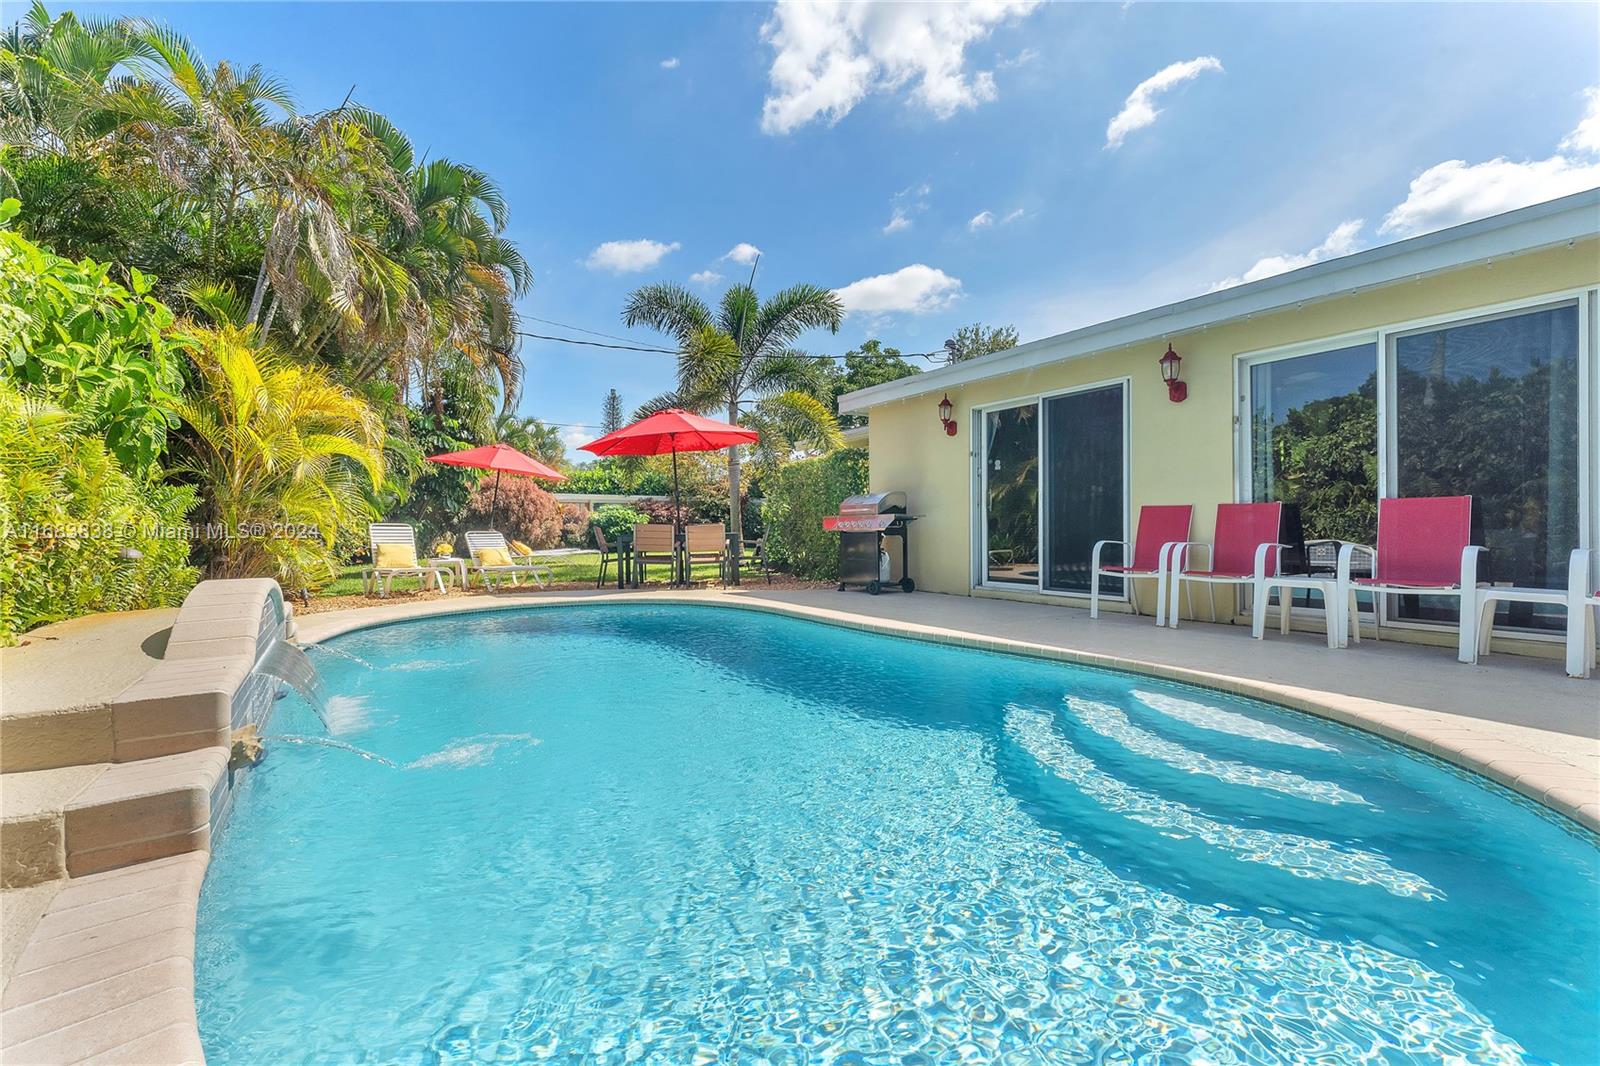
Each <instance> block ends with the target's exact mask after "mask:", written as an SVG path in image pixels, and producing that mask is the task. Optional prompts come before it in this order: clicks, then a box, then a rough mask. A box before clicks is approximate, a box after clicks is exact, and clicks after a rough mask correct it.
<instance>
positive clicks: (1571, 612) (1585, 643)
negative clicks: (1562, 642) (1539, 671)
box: [1567, 548, 1600, 677]
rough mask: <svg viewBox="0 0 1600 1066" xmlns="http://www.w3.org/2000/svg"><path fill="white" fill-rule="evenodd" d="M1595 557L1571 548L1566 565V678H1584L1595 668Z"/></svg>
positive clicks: (1599, 596)
mask: <svg viewBox="0 0 1600 1066" xmlns="http://www.w3.org/2000/svg"><path fill="white" fill-rule="evenodd" d="M1596 554H1597V553H1596V552H1594V551H1593V550H1592V549H1589V548H1574V549H1573V551H1572V555H1571V557H1570V559H1569V561H1568V563H1567V676H1568V677H1588V676H1589V675H1590V674H1592V673H1594V666H1595V651H1594V637H1595V613H1596V612H1597V611H1600V593H1596V592H1595V580H1594V573H1593V569H1592V568H1593V565H1594V564H1593V562H1592V560H1593V559H1594V557H1595V555H1596Z"/></svg>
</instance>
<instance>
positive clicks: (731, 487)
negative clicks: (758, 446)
mask: <svg viewBox="0 0 1600 1066" xmlns="http://www.w3.org/2000/svg"><path fill="white" fill-rule="evenodd" d="M738 422H739V401H738V400H733V401H731V402H730V403H729V404H728V424H729V425H737V424H738ZM743 510H744V509H743V508H741V507H740V506H739V446H738V445H737V444H735V445H734V446H733V447H731V448H729V449H728V528H729V529H730V530H732V531H733V536H734V539H735V540H737V541H738V542H739V543H741V544H743V543H744V514H743Z"/></svg>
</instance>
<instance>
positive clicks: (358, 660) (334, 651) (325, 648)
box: [300, 644, 377, 670]
mask: <svg viewBox="0 0 1600 1066" xmlns="http://www.w3.org/2000/svg"><path fill="white" fill-rule="evenodd" d="M300 650H301V651H307V652H311V651H316V652H324V653H326V654H328V655H336V656H338V657H339V658H341V659H346V660H348V661H350V662H353V663H355V664H356V665H357V666H361V667H365V668H366V669H368V670H376V669H377V667H375V666H373V665H372V664H371V663H369V662H367V660H365V659H363V658H362V657H361V656H359V655H351V654H350V653H349V652H347V651H345V650H344V649H343V648H335V647H333V646H332V645H330V644H307V645H305V646H304V647H303V648H301V649H300Z"/></svg>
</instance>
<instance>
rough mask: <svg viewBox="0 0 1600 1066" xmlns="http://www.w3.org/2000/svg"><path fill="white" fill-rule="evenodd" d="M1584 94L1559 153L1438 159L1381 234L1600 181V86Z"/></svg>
mask: <svg viewBox="0 0 1600 1066" xmlns="http://www.w3.org/2000/svg"><path fill="white" fill-rule="evenodd" d="M1585 95H1586V96H1587V98H1588V107H1587V108H1586V109H1585V111H1584V115H1583V118H1582V119H1580V120H1579V122H1578V125H1577V127H1576V128H1574V129H1573V131H1572V132H1571V133H1569V134H1567V136H1566V137H1564V138H1563V139H1562V141H1561V144H1560V145H1559V146H1558V148H1557V151H1556V154H1555V155H1552V156H1551V157H1550V158H1548V159H1530V160H1527V161H1524V162H1521V163H1517V162H1513V161H1512V160H1510V159H1507V158H1506V157H1505V156H1498V157H1496V158H1494V159H1491V160H1489V161H1488V162H1486V163H1468V162H1467V161H1466V160H1464V159H1447V160H1445V161H1444V162H1443V163H1436V164H1434V165H1433V166H1431V167H1429V168H1428V169H1427V170H1424V171H1423V172H1422V173H1421V174H1418V175H1417V176H1416V177H1415V178H1414V179H1412V182H1411V188H1410V189H1409V190H1408V191H1407V193H1406V198H1405V199H1404V200H1403V201H1401V202H1400V203H1399V204H1398V205H1397V206H1396V207H1395V208H1394V210H1392V211H1390V212H1389V213H1388V214H1387V215H1385V216H1384V218H1383V224H1382V225H1381V226H1379V227H1378V232H1379V233H1381V234H1384V235H1388V234H1397V235H1399V236H1403V237H1409V236H1412V235H1414V234H1418V233H1427V232H1429V231H1431V230H1436V229H1443V228H1444V227H1446V226H1454V225H1457V224H1459V223H1462V222H1470V221H1472V220H1473V219H1475V218H1483V217H1484V216H1486V215H1497V214H1499V213H1501V212H1502V211H1514V210H1515V209H1517V208H1519V207H1526V206H1528V205H1529V204H1538V203H1543V202H1544V201H1546V200H1554V199H1556V198H1557V197H1560V196H1566V195H1568V194H1570V193H1575V192H1582V191H1583V190H1585V189H1592V188H1594V187H1595V186H1597V185H1600V158H1595V157H1600V87H1596V88H1592V89H1589V90H1587V91H1586V93H1585ZM1584 155H1588V156H1590V157H1591V158H1589V159H1583V158H1580V157H1581V156H1584Z"/></svg>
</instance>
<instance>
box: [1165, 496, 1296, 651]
mask: <svg viewBox="0 0 1600 1066" xmlns="http://www.w3.org/2000/svg"><path fill="white" fill-rule="evenodd" d="M1297 524H1298V523H1297ZM1214 536H1215V539H1214V540H1213V541H1212V542H1211V543H1206V542H1205V541H1185V542H1184V543H1182V544H1179V545H1176V546H1175V547H1174V548H1173V549H1172V551H1171V552H1170V553H1169V554H1168V556H1167V563H1168V566H1169V568H1170V571H1171V572H1170V574H1169V575H1168V578H1167V582H1168V589H1169V594H1170V595H1171V597H1172V600H1171V603H1170V604H1169V605H1168V607H1167V625H1169V626H1171V627H1172V628H1173V629H1177V628H1178V616H1179V613H1180V612H1179V610H1178V591H1179V590H1180V589H1182V588H1183V587H1184V583H1185V582H1189V583H1191V584H1192V583H1194V582H1197V581H1198V582H1200V583H1202V584H1204V585H1205V586H1206V590H1207V591H1208V592H1209V593H1210V596H1211V620H1212V621H1213V622H1215V621H1216V620H1217V586H1218V585H1232V586H1234V587H1235V588H1237V587H1239V586H1241V585H1247V586H1249V587H1250V588H1251V590H1252V591H1256V590H1259V589H1260V588H1261V587H1262V586H1263V585H1264V584H1265V583H1266V581H1267V579H1268V578H1269V577H1273V578H1275V577H1277V576H1278V573H1279V571H1280V570H1281V568H1282V567H1281V564H1282V559H1283V553H1284V551H1285V550H1290V549H1298V548H1299V547H1300V545H1298V544H1292V543H1288V541H1289V536H1288V535H1287V534H1285V532H1284V506H1283V504H1281V503H1219V504H1218V505H1217V524H1216V533H1215V535H1214ZM1200 556H1203V557H1204V558H1198V557H1200ZM1197 564H1198V565H1197ZM1191 566H1194V568H1193V569H1191ZM1201 566H1203V567H1204V569H1201V568H1200V567H1201ZM1192 591H1193V590H1192V589H1191V590H1190V592H1191V598H1190V601H1189V616H1190V617H1191V618H1192V617H1194V600H1193V596H1192ZM1257 602H1262V597H1261V596H1257Z"/></svg>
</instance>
